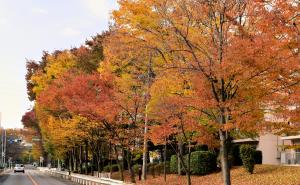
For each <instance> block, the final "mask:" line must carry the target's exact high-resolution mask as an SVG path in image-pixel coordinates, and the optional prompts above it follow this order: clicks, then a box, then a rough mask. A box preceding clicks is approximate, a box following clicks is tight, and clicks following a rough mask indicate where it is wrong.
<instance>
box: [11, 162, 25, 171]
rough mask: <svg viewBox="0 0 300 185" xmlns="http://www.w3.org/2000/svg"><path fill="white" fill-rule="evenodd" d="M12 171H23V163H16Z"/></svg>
mask: <svg viewBox="0 0 300 185" xmlns="http://www.w3.org/2000/svg"><path fill="white" fill-rule="evenodd" d="M14 172H15V173H17V172H22V173H25V169H24V165H23V164H16V165H15V168H14Z"/></svg>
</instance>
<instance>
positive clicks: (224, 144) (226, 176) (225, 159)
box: [219, 131, 231, 185]
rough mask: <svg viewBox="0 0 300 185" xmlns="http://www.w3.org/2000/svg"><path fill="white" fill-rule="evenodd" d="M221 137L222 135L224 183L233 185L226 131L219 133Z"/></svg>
mask: <svg viewBox="0 0 300 185" xmlns="http://www.w3.org/2000/svg"><path fill="white" fill-rule="evenodd" d="M219 135H220V160H221V168H222V176H223V181H224V185H231V182H230V167H229V161H228V146H227V142H226V141H227V138H226V133H225V132H224V131H219Z"/></svg>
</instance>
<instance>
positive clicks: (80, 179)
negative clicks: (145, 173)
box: [39, 168, 129, 185]
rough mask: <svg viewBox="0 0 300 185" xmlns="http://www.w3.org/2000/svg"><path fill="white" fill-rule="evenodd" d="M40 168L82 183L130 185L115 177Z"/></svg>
mask: <svg viewBox="0 0 300 185" xmlns="http://www.w3.org/2000/svg"><path fill="white" fill-rule="evenodd" d="M39 170H40V171H42V172H45V173H49V174H51V175H53V176H55V177H60V178H63V179H67V180H71V181H73V182H76V183H78V184H82V185H129V184H126V183H124V182H123V181H118V180H114V179H109V178H98V177H94V176H89V175H82V174H76V173H71V174H69V172H64V171H57V170H56V169H47V168H39Z"/></svg>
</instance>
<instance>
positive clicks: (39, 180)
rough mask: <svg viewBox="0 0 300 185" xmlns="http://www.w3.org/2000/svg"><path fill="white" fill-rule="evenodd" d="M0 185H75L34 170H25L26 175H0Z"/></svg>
mask: <svg viewBox="0 0 300 185" xmlns="http://www.w3.org/2000/svg"><path fill="white" fill-rule="evenodd" d="M0 185H74V184H73V183H72V182H69V181H67V180H64V179H59V178H56V177H52V176H49V175H47V174H46V173H43V172H40V171H38V170H33V169H27V170H26V169H25V173H14V172H7V173H4V174H1V175H0Z"/></svg>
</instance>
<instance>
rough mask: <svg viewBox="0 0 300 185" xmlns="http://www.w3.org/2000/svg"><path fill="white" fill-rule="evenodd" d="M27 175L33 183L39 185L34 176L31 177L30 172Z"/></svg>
mask: <svg viewBox="0 0 300 185" xmlns="http://www.w3.org/2000/svg"><path fill="white" fill-rule="evenodd" d="M27 177H28V178H29V180H30V181H31V182H32V184H33V185H39V184H38V183H37V182H36V181H35V180H34V179H33V177H31V175H30V174H29V173H28V174H27Z"/></svg>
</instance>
